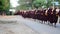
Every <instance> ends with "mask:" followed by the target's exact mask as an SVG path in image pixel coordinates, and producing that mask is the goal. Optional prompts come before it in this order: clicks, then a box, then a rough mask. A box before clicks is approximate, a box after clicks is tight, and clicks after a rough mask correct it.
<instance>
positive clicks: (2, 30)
mask: <svg viewBox="0 0 60 34" xmlns="http://www.w3.org/2000/svg"><path fill="white" fill-rule="evenodd" d="M0 20H1V21H3V22H4V21H5V22H4V23H3V22H2V23H1V22H0V34H40V33H38V32H36V31H35V30H33V29H31V28H29V27H28V26H26V25H25V24H23V23H22V22H19V21H18V16H14V18H12V17H11V16H10V17H2V18H0ZM12 20H17V22H16V23H15V22H14V23H13V22H11V23H10V22H9V23H7V22H8V21H12Z"/></svg>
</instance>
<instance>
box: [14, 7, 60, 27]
mask: <svg viewBox="0 0 60 34" xmlns="http://www.w3.org/2000/svg"><path fill="white" fill-rule="evenodd" d="M15 15H22V16H23V17H24V18H32V19H38V20H40V21H42V22H43V21H45V22H47V21H48V22H49V23H50V24H52V25H53V23H54V26H56V23H57V21H58V16H60V10H58V9H57V8H54V9H53V8H49V9H48V10H47V9H40V10H29V11H18V12H16V13H15ZM49 23H48V24H49Z"/></svg>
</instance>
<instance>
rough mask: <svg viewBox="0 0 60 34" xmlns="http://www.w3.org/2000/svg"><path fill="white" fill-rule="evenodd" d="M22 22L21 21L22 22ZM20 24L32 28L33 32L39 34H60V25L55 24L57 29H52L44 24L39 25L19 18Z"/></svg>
mask: <svg viewBox="0 0 60 34" xmlns="http://www.w3.org/2000/svg"><path fill="white" fill-rule="evenodd" d="M21 19H22V20H23V21H22V20H21ZM21 19H20V22H22V23H24V24H25V25H27V26H28V27H30V28H32V29H33V30H35V31H37V32H39V33H40V34H60V24H59V23H57V27H56V28H55V27H52V26H49V25H46V24H41V23H39V22H36V21H34V20H32V19H31V20H30V19H23V18H21Z"/></svg>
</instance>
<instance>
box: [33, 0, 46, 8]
mask: <svg viewBox="0 0 60 34" xmlns="http://www.w3.org/2000/svg"><path fill="white" fill-rule="evenodd" d="M45 4H46V0H34V1H33V5H34V7H35V8H38V7H42V6H43V5H45Z"/></svg>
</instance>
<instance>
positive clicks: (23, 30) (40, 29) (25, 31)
mask: <svg viewBox="0 0 60 34" xmlns="http://www.w3.org/2000/svg"><path fill="white" fill-rule="evenodd" d="M12 20H17V23H6V24H5V23H4V24H0V33H1V34H5V33H8V34H13V33H14V34H60V24H59V23H57V27H56V28H55V27H52V26H49V25H46V24H41V23H39V22H37V21H34V20H33V19H26V18H23V17H21V16H15V18H14V19H12Z"/></svg>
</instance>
